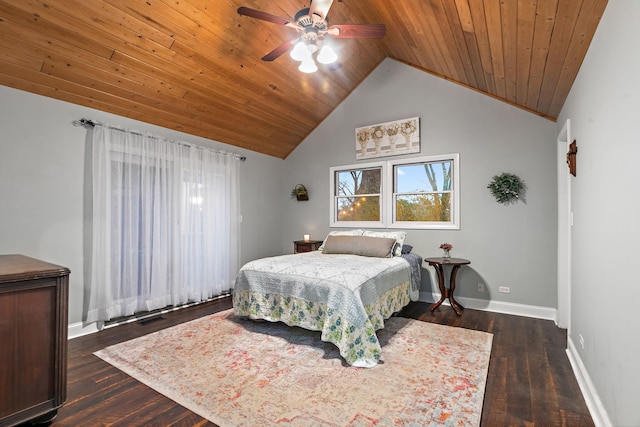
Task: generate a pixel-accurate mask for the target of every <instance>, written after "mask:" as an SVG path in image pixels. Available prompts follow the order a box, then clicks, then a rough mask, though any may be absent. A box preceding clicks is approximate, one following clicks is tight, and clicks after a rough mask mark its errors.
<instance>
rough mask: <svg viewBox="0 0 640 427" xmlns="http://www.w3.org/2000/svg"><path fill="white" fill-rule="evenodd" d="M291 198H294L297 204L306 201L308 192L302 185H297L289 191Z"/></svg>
mask: <svg viewBox="0 0 640 427" xmlns="http://www.w3.org/2000/svg"><path fill="white" fill-rule="evenodd" d="M291 197H295V198H296V199H298V201H299V202H302V201H307V200H309V192H308V191H307V188H306V187H305V186H304V185H302V184H298V185H296V186H295V187H294V188H293V190H291Z"/></svg>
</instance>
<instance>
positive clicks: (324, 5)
mask: <svg viewBox="0 0 640 427" xmlns="http://www.w3.org/2000/svg"><path fill="white" fill-rule="evenodd" d="M332 3H333V0H311V4H310V5H309V16H310V17H311V19H312V20H313V21H314V22H315V21H324V20H325V19H326V18H327V13H329V8H331V4H332ZM314 15H317V16H319V18H314Z"/></svg>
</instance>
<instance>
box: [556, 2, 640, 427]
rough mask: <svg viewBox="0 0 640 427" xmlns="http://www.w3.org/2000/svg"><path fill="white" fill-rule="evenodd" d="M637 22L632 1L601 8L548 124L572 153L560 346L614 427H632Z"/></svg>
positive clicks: (638, 205)
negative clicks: (562, 132)
mask: <svg viewBox="0 0 640 427" xmlns="http://www.w3.org/2000/svg"><path fill="white" fill-rule="evenodd" d="M638 22H640V2H638V1H635V0H614V1H610V2H609V4H608V5H607V8H606V10H605V13H604V15H603V17H602V20H601V22H600V24H599V26H598V30H597V32H596V34H595V37H594V39H593V41H592V43H591V46H590V48H589V51H588V53H587V56H586V58H585V60H584V62H583V64H582V67H581V68H580V72H579V74H578V77H577V79H576V81H575V84H574V86H573V88H572V89H571V92H570V94H569V97H568V99H567V102H566V103H565V105H564V108H563V109H562V113H561V115H560V118H559V120H558V130H559V128H560V127H561V126H562V124H564V123H565V121H566V119H570V121H571V133H572V136H571V138H572V139H573V138H575V139H576V141H577V144H578V154H577V176H576V177H575V178H572V182H571V186H572V210H573V213H574V226H573V231H572V248H573V249H572V268H571V273H572V285H571V289H572V292H571V327H570V336H569V340H570V341H571V343H572V344H573V347H574V348H575V350H576V351H577V357H578V358H579V359H580V360H581V362H582V363H583V365H584V368H585V371H586V373H585V374H586V375H585V376H586V377H587V378H590V380H591V382H592V384H593V390H592V391H593V392H594V393H595V394H596V396H599V398H600V399H601V401H602V404H603V405H604V408H605V410H606V413H608V416H609V417H610V420H607V419H606V416H604V417H603V419H604V423H603V425H605V424H608V421H610V422H611V424H610V425H614V426H640V409H638V402H639V401H640V365H639V364H638V362H637V360H638V354H639V353H640V333H639V332H638V331H639V330H640V320H639V319H640V318H639V317H638V314H637V313H636V311H637V303H638V301H640V286H639V283H638V280H637V273H636V272H635V270H634V268H635V267H633V266H634V265H637V263H638V259H637V255H638V242H639V241H640V226H638V218H640V197H639V195H638V194H639V193H638V183H639V182H640V168H638V159H639V158H640V127H639V126H638V116H639V114H640V82H639V80H638V76H640V55H638V53H637V52H638V49H639V48H640V27H639V26H638ZM580 335H582V336H583V338H584V349H582V348H581V347H580V344H579V336H580ZM596 403H597V402H596Z"/></svg>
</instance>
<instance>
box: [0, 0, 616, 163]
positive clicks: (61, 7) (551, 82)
mask: <svg viewBox="0 0 640 427" xmlns="http://www.w3.org/2000/svg"><path fill="white" fill-rule="evenodd" d="M606 4H607V1H606V0H394V1H391V0H342V1H340V0H336V1H334V2H333V5H332V6H331V9H330V10H329V14H328V18H329V21H330V24H377V23H382V24H385V25H386V28H387V34H386V37H385V38H384V39H383V40H375V39H336V40H334V41H333V42H334V46H335V48H336V51H337V53H338V55H339V57H340V60H339V62H338V64H337V65H333V66H320V70H319V71H318V72H316V73H313V74H304V73H301V72H300V71H298V69H297V66H298V63H297V62H295V61H294V60H292V59H291V58H290V57H289V55H282V56H281V57H279V58H278V59H276V60H274V61H272V62H265V61H262V60H261V59H260V58H262V56H264V55H265V54H266V53H268V52H270V51H271V50H273V49H274V48H276V47H277V46H279V45H281V44H282V43H284V42H286V41H287V40H290V39H292V38H295V36H296V31H295V30H292V29H291V28H287V27H285V26H282V25H276V24H273V23H270V22H265V21H262V20H259V19H254V18H251V17H247V16H241V15H239V14H238V13H237V9H238V7H240V6H246V7H250V8H253V9H258V10H261V11H264V12H267V13H269V14H272V15H277V16H280V17H283V18H286V19H293V17H294V15H295V14H296V12H297V11H298V10H299V9H301V8H303V7H308V6H309V0H298V1H296V0H279V1H274V0H0V84H2V85H5V86H10V87H14V88H18V89H22V90H25V91H29V92H33V93H37V94H41V95H45V96H48V97H52V98H56V99H60V100H63V101H68V102H72V103H75V104H79V105H83V106H87V107H91V108H95V109H98V110H103V111H107V112H110V113H114V114H118V115H121V116H125V117H129V118H132V119H137V120H141V121H144V122H147V123H152V124H155V125H159V126H163V127H166V128H170V129H175V130H179V131H182V132H186V133H189V134H193V135H198V136H202V137H205V138H209V139H212V140H216V141H220V142H224V143H227V144H230V145H233V146H237V147H242V148H246V149H250V150H253V151H257V152H260V153H264V154H268V155H271V156H275V157H279V158H286V156H287V155H288V154H289V153H291V151H293V150H294V149H295V148H296V146H297V145H298V144H300V143H301V142H302V140H303V139H304V138H305V137H306V136H307V135H308V134H309V133H310V132H312V131H313V129H314V128H315V127H316V126H318V125H319V124H320V122H321V121H322V120H323V119H324V118H325V117H326V116H327V115H329V114H330V113H331V111H332V110H333V109H334V108H336V107H337V106H338V104H340V102H341V101H342V100H344V99H345V98H346V97H347V96H348V95H349V94H350V93H351V92H352V91H353V90H354V89H355V88H356V87H357V85H358V84H359V83H360V82H361V81H362V80H363V79H365V78H366V77H367V75H368V74H369V73H370V72H371V71H372V70H373V69H374V68H375V67H376V66H377V65H378V64H379V63H380V62H381V61H382V60H384V59H385V58H386V57H390V58H393V59H396V60H398V61H401V62H404V63H406V64H409V65H411V66H413V67H416V68H418V69H421V70H424V71H426V72H429V73H432V74H435V75H437V76H440V77H442V78H445V79H447V80H450V81H453V82H457V83H460V84H462V85H465V86H468V87H470V88H473V89H476V90H478V91H480V92H483V93H486V94H487V95H489V96H492V97H495V98H498V99H501V100H503V101H505V102H507V103H509V104H512V105H515V106H518V107H520V108H523V109H525V110H528V111H531V112H532V113H535V114H539V115H541V116H543V117H546V118H549V119H551V120H554V119H555V118H556V117H557V116H558V114H559V112H560V109H561V108H562V105H563V103H564V101H565V99H566V97H567V95H568V92H569V90H570V88H571V85H572V83H573V81H574V79H575V76H576V74H577V72H578V70H579V68H580V64H581V63H582V60H583V58H584V55H585V53H586V51H587V48H588V47H589V43H590V42H591V39H592V37H593V34H594V32H595V30H596V27H597V25H598V23H599V21H600V17H601V16H602V13H603V11H604V9H605V6H606Z"/></svg>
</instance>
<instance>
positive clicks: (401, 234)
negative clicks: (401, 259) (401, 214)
mask: <svg viewBox="0 0 640 427" xmlns="http://www.w3.org/2000/svg"><path fill="white" fill-rule="evenodd" d="M362 235H363V236H369V237H392V238H394V239H396V247H395V249H394V252H393V255H394V256H400V255H401V254H402V245H403V244H404V238H405V236H406V235H407V232H406V231H372V230H365V231H364V233H363V234H362Z"/></svg>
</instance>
